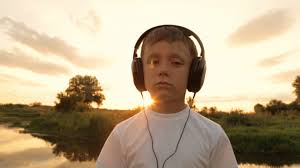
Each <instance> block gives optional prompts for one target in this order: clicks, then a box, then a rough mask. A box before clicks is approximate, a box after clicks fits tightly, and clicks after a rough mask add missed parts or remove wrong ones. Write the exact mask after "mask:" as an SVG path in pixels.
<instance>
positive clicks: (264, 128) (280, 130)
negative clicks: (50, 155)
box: [0, 105, 300, 160]
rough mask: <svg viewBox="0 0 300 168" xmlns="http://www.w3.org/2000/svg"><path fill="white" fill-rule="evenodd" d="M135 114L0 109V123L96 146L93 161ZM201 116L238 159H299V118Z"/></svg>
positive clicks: (57, 139)
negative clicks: (222, 136) (221, 133)
mask: <svg viewBox="0 0 300 168" xmlns="http://www.w3.org/2000/svg"><path fill="white" fill-rule="evenodd" d="M137 112H138V109H137V110H108V109H95V110H93V111H91V112H85V113H79V112H73V113H66V114H64V113H59V112H56V111H55V110H54V109H53V107H50V106H38V107H30V106H27V105H1V106H0V123H6V124H8V123H9V124H10V125H11V126H13V127H21V128H24V130H25V132H28V133H32V134H33V136H37V137H39V138H42V139H45V140H47V141H50V142H52V143H62V144H64V145H66V142H67V141H73V142H75V141H76V142H78V143H79V144H81V146H82V144H83V142H89V143H90V144H95V146H96V147H97V150H94V151H93V157H92V158H93V159H95V158H96V157H97V154H98V153H99V152H100V150H101V147H102V145H103V144H104V142H105V140H106V138H107V136H108V135H109V133H110V132H111V130H112V129H113V127H114V126H115V125H116V124H117V123H119V122H121V121H123V120H125V119H127V118H128V117H130V116H132V115H134V114H135V113H137ZM201 115H204V116H206V117H208V118H210V119H211V120H213V121H215V122H217V123H219V124H220V125H221V126H222V127H223V128H224V130H225V132H226V133H227V135H228V137H229V139H230V141H231V143H232V146H233V149H234V151H235V153H236V154H238V155H248V154H249V155H250V154H251V155H253V154H261V155H277V156H281V155H282V156H283V155H285V156H286V155H288V156H292V157H296V158H298V157H299V156H300V116H298V115H296V114H295V113H291V114H285V115H278V116H271V115H258V114H242V113H230V114H229V113H224V112H216V113H201ZM99 144H100V147H99ZM89 147H90V146H89ZM65 148H66V147H65ZM90 148H93V147H90ZM72 149H73V148H72ZM72 149H68V150H72ZM75 149H76V148H75ZM296 160H297V159H296Z"/></svg>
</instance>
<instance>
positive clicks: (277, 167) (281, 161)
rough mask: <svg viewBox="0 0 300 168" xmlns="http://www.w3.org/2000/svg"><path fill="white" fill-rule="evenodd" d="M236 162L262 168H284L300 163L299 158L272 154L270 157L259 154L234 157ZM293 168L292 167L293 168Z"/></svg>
mask: <svg viewBox="0 0 300 168" xmlns="http://www.w3.org/2000/svg"><path fill="white" fill-rule="evenodd" d="M236 158H237V160H238V161H239V163H240V164H248V166H249V164H255V165H262V166H269V167H272V168H282V167H284V166H292V165H293V166H294V165H295V164H297V163H298V164H299V163H300V156H298V157H296V156H295V155H287V154H272V155H261V154H255V153H253V154H247V155H236ZM293 168H294V167H293Z"/></svg>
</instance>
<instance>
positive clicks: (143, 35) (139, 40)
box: [133, 24, 205, 59]
mask: <svg viewBox="0 0 300 168" xmlns="http://www.w3.org/2000/svg"><path fill="white" fill-rule="evenodd" d="M169 26H170V27H175V28H178V29H179V30H181V31H182V33H183V34H184V35H186V36H187V37H189V36H193V37H194V38H195V39H196V40H197V42H198V44H199V45H200V48H201V53H200V56H201V57H202V59H205V50H204V46H203V44H202V41H201V40H200V38H199V37H198V36H197V34H196V33H194V32H193V31H191V30H190V29H187V28H185V27H182V26H178V25H168V24H166V25H159V26H155V27H152V28H150V29H148V30H147V31H145V32H144V33H143V34H142V35H141V36H140V37H139V39H138V40H137V42H136V43H135V45H134V52H133V58H136V57H137V54H136V52H137V50H138V49H139V47H140V45H141V43H142V42H143V40H144V39H145V37H146V36H147V35H148V34H149V33H150V32H151V31H152V30H154V29H156V28H160V27H169Z"/></svg>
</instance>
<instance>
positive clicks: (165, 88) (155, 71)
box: [142, 41, 192, 103]
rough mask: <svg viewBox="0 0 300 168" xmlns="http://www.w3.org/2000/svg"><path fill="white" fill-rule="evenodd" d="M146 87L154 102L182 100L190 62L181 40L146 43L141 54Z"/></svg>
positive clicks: (190, 59) (190, 58)
mask: <svg viewBox="0 0 300 168" xmlns="http://www.w3.org/2000/svg"><path fill="white" fill-rule="evenodd" d="M142 59H143V67H144V79H145V86H146V89H147V90H148V91H149V92H150V94H151V97H152V99H153V100H154V101H155V102H158V103H159V102H161V103H162V102H165V101H166V102H168V101H181V100H183V101H184V96H185V92H186V88H187V80H188V75H189V68H190V64H191V62H192V57H191V56H190V53H189V50H188V48H187V47H186V45H184V43H183V42H180V41H175V42H167V41H159V42H157V43H154V44H153V45H147V46H146V47H145V50H144V55H143V58H142Z"/></svg>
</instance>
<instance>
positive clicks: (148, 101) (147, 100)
mask: <svg viewBox="0 0 300 168" xmlns="http://www.w3.org/2000/svg"><path fill="white" fill-rule="evenodd" d="M144 103H145V107H148V106H150V105H151V104H153V103H154V100H153V99H152V98H151V96H150V95H145V97H144Z"/></svg>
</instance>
